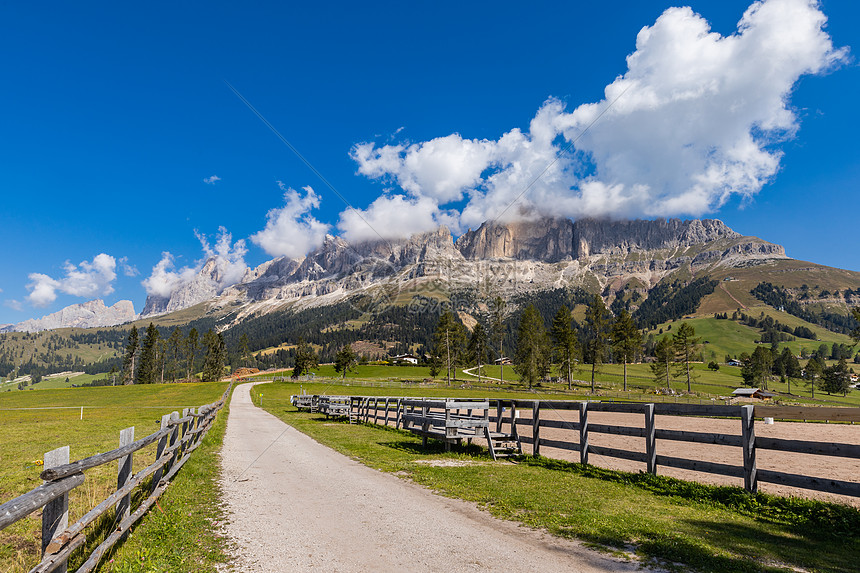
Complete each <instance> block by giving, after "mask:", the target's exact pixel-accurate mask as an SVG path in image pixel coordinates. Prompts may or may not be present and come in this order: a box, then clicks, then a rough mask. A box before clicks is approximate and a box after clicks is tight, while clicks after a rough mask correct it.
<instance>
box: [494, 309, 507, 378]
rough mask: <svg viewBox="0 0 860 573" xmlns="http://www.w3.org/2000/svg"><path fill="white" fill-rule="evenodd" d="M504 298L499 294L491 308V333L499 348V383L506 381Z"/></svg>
mask: <svg viewBox="0 0 860 573" xmlns="http://www.w3.org/2000/svg"><path fill="white" fill-rule="evenodd" d="M506 306H507V304H506V303H505V301H504V299H503V298H502V297H500V296H497V297H496V299H495V300H494V301H493V304H492V306H491V308H490V334H491V335H492V338H493V342H494V343H495V346H496V348H498V349H499V383H500V384H501V383H503V382H504V381H505V365H504V364H503V362H504V361H503V360H502V359H503V358H504V357H505V307H506Z"/></svg>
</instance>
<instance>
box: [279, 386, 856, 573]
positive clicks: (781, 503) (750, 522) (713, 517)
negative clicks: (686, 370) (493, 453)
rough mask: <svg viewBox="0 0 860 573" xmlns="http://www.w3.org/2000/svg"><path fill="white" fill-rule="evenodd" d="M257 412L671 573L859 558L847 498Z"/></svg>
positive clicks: (449, 492)
mask: <svg viewBox="0 0 860 573" xmlns="http://www.w3.org/2000/svg"><path fill="white" fill-rule="evenodd" d="M266 409H267V410H268V411H270V412H271V413H273V414H275V415H276V416H278V417H280V418H281V419H282V420H284V421H285V422H287V423H289V424H290V425H292V426H294V427H296V428H297V429H299V430H300V431H302V432H304V433H306V434H308V435H309V436H311V437H312V438H314V439H316V440H317V441H319V442H321V443H323V444H325V445H328V446H330V447H332V448H334V449H336V450H338V451H340V452H341V453H343V454H345V455H348V456H350V457H352V458H354V459H357V460H358V461H361V462H362V463H365V464H366V465H368V466H371V467H374V468H377V469H379V470H382V471H387V472H396V473H397V475H400V476H403V477H408V478H409V479H411V480H413V481H415V482H416V483H419V484H421V485H424V486H426V487H428V488H430V489H432V490H434V491H436V492H438V493H440V494H442V495H446V496H450V497H456V498H460V499H464V500H468V501H473V502H475V503H477V504H479V505H480V506H481V507H483V508H484V509H486V510H487V511H489V512H490V513H492V514H493V515H495V516H497V517H500V518H503V519H508V520H513V521H517V522H520V523H523V524H525V525H527V526H530V527H535V528H541V529H546V530H547V531H549V532H551V533H553V534H555V535H559V536H561V537H568V538H576V539H580V540H583V541H585V542H586V543H588V544H591V545H592V546H594V547H596V548H599V549H603V550H606V551H610V552H614V553H619V554H630V553H632V554H634V555H635V556H636V557H638V558H639V559H641V560H642V561H643V562H644V563H652V564H660V565H663V566H664V567H668V568H669V569H672V570H690V569H693V570H698V571H704V572H714V573H716V572H720V573H722V572H744V573H746V572H760V571H768V572H770V571H786V570H797V569H798V568H801V569H803V570H808V571H827V572H839V573H847V572H849V571H855V570H856V561H857V556H858V555H860V512H858V511H857V510H856V509H854V508H851V507H848V506H843V505H838V504H830V503H823V502H819V501H811V500H803V499H797V498H782V497H777V496H771V495H766V494H759V495H749V494H747V493H745V492H744V491H743V490H742V489H740V488H733V487H716V486H707V485H701V484H696V483H690V482H684V481H681V480H675V479H672V478H666V477H660V476H650V475H647V474H632V473H625V472H615V471H610V470H604V469H600V468H596V467H593V466H580V465H579V464H571V463H567V462H561V461H557V460H550V459H545V458H532V457H527V456H524V457H521V458H519V459H518V460H517V462H516V463H511V462H493V461H492V460H491V459H490V458H489V456H488V454H486V451H485V450H483V448H480V447H478V446H471V447H468V448H461V449H455V451H452V452H447V453H446V452H444V451H443V448H442V445H441V444H440V443H438V442H435V441H431V445H430V446H428V448H427V449H423V448H422V447H421V441H420V439H419V438H417V437H415V436H413V435H412V434H410V433H407V432H402V431H397V430H394V429H391V428H382V427H377V426H370V425H350V424H347V423H340V424H338V423H331V421H327V422H326V421H325V418H323V417H322V416H320V415H317V414H307V413H299V412H297V411H296V410H295V409H294V408H292V407H291V406H283V405H278V404H276V403H274V401H273V403H272V404H270V405H267V406H266ZM432 460H442V461H451V460H456V461H457V462H458V463H457V464H450V463H448V464H445V465H440V464H433V463H432ZM428 462H430V463H428Z"/></svg>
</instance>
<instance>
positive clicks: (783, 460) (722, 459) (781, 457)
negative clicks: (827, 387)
mask: <svg viewBox="0 0 860 573" xmlns="http://www.w3.org/2000/svg"><path fill="white" fill-rule="evenodd" d="M540 415H541V418H542V419H543V418H544V417H546V418H547V419H555V420H568V421H571V422H573V421H577V420H578V414H577V413H576V412H572V411H554V412H552V411H547V410H544V409H542V410H541V413H540ZM523 416H524V417H531V411H528V412H524V413H523ZM588 422H589V424H607V425H610V424H612V425H616V426H632V427H638V428H642V427H644V425H645V417H644V416H643V415H640V414H616V413H609V412H591V413H589V415H588ZM655 422H656V425H657V427H658V428H662V429H669V430H687V431H694V432H708V433H714V434H717V433H719V434H733V435H737V436H740V435H741V422H740V420H726V419H719V418H692V417H682V416H656V419H655ZM540 431H541V438H543V439H551V440H559V441H561V440H566V441H572V442H578V441H579V431H573V430H563V429H555V428H541V430H540ZM520 434H521V435H525V436H531V429H530V428H521V429H520ZM755 434H756V436H761V437H764V436H766V437H770V438H785V439H790V440H803V441H812V442H829V443H840V444H860V426H857V425H851V424H824V423H800V422H774V423H773V424H765V423H763V422H762V421H761V420H756V422H755ZM588 441H589V444H591V445H598V446H606V447H612V448H619V449H624V450H629V451H634V452H644V451H645V440H644V439H642V438H636V437H630V436H615V435H610V434H596V433H590V434H589V438H588ZM479 443H480V442H479ZM523 448H524V451H525V452H527V453H531V449H530V448H531V446H526V445H523ZM541 454H543V455H545V456H547V457H552V458H556V459H562V460H567V461H576V462H578V461H579V452H571V451H568V450H559V449H554V448H544V447H541ZM657 454H658V455H665V456H673V457H679V458H687V459H692V460H705V461H709V462H718V463H724V464H731V465H735V466H739V467H743V453H742V451H741V448H739V447H734V446H717V445H712V444H693V443H686V442H677V441H671V440H657ZM588 463H590V464H593V465H596V466H600V467H604V468H609V469H615V470H622V471H632V472H638V471H645V464H644V463H641V462H634V461H630V460H621V459H616V458H609V457H604V456H595V455H590V456H589V457H588ZM756 465H757V467H758V468H759V469H769V470H775V471H781V472H785V473H793V474H802V475H807V476H813V477H821V478H829V479H837V480H844V481H857V479H858V476H860V459H853V458H839V457H832V456H817V455H810V454H796V453H789V452H777V451H774V450H763V449H760V448H759V449H758V450H757V451H756ZM657 473H658V474H660V475H665V476H670V477H676V478H680V479H685V480H691V481H698V482H702V483H710V484H717V485H735V486H739V487H743V485H744V484H743V479H741V478H734V477H730V476H720V475H716V474H706V473H701V472H694V471H689V470H681V469H675V468H668V467H665V466H660V467H658V468H657ZM759 491H763V492H766V493H773V494H777V495H785V496H801V497H810V498H815V499H822V500H826V501H838V502H841V503H847V504H850V505H854V506H858V507H860V500H858V499H857V498H854V497H849V496H844V495H835V494H827V493H819V492H815V491H810V490H803V489H798V488H793V487H787V486H781V485H776V484H769V483H763V482H759Z"/></svg>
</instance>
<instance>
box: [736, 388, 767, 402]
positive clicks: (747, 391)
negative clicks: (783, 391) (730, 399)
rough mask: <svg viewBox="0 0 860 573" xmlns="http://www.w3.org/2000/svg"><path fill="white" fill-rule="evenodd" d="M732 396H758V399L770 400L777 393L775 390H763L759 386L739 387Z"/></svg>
mask: <svg viewBox="0 0 860 573" xmlns="http://www.w3.org/2000/svg"><path fill="white" fill-rule="evenodd" d="M732 396H734V397H735V398H756V399H758V400H770V399H771V398H773V397H774V396H776V394H774V393H773V392H768V391H767V390H761V389H759V388H738V389H736V390H735V391H734V392H732Z"/></svg>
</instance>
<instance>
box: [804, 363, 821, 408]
mask: <svg viewBox="0 0 860 573" xmlns="http://www.w3.org/2000/svg"><path fill="white" fill-rule="evenodd" d="M823 373H824V364H823V363H822V362H821V361H820V359H819V358H818V356H813V357H812V358H810V359H809V361H808V362H807V363H806V368H804V369H803V377H804V379H806V385H807V386H809V387H810V389H811V390H812V398H813V399H814V398H815V387H816V385H817V384H818V379H819V377H821V375H822V374H823Z"/></svg>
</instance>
